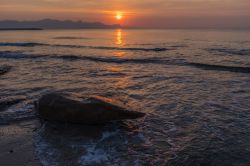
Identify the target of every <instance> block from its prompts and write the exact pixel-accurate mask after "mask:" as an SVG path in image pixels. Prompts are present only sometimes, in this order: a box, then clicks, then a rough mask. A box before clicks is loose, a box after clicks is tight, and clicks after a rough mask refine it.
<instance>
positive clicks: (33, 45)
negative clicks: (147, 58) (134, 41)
mask: <svg viewBox="0 0 250 166" xmlns="http://www.w3.org/2000/svg"><path fill="white" fill-rule="evenodd" d="M0 46H9V47H11V46H12V47H37V46H47V47H64V48H87V49H99V50H120V51H152V52H162V51H168V50H173V49H174V48H135V47H134V48H133V47H108V46H83V45H61V44H46V43H33V42H27V43H25V42H24V43H8V42H1V43H0Z"/></svg>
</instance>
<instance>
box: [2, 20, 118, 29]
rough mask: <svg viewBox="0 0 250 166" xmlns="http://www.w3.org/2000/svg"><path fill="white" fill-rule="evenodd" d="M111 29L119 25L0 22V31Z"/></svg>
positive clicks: (61, 22)
mask: <svg viewBox="0 0 250 166" xmlns="http://www.w3.org/2000/svg"><path fill="white" fill-rule="evenodd" d="M26 28H27V29H30V28H40V29H85V28H93V29H95V28H96V29H99V28H100V29H112V28H121V25H119V24H112V25H107V24H104V23H102V22H83V21H72V20H64V21H61V20H55V19H42V20H37V21H17V20H2V21H0V29H26Z"/></svg>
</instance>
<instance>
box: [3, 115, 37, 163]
mask: <svg viewBox="0 0 250 166" xmlns="http://www.w3.org/2000/svg"><path fill="white" fill-rule="evenodd" d="M39 125H40V124H39V122H38V120H29V121H23V122H17V123H14V124H8V125H0V140H1V141H0V147H1V148H0V165H6V166H7V165H8V166H16V164H17V163H18V165H25V166H41V163H40V160H39V159H38V157H37V156H36V154H35V148H34V140H33V134H34V132H35V131H36V130H37V128H38V127H39Z"/></svg>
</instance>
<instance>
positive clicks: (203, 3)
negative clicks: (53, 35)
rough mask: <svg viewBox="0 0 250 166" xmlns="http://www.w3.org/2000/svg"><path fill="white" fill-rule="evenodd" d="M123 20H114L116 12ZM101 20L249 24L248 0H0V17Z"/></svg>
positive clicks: (151, 24)
mask: <svg viewBox="0 0 250 166" xmlns="http://www.w3.org/2000/svg"><path fill="white" fill-rule="evenodd" d="M118 12H119V13H121V14H122V19H116V15H117V13H118ZM44 18H52V19H60V20H65V19H70V20H82V21H100V22H104V23H108V24H116V23H119V24H122V25H125V26H137V27H155V28H165V27H184V28H185V27H243V28H244V27H250V0H141V1H139V0H137V1H132V0H130V1H128V0H0V19H1V20H5V19H16V20H37V19H44Z"/></svg>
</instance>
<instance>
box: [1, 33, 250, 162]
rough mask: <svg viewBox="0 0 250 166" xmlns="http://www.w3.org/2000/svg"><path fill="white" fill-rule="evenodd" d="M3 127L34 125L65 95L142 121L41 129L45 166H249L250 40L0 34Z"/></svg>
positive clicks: (235, 36) (236, 36)
mask: <svg viewBox="0 0 250 166" xmlns="http://www.w3.org/2000/svg"><path fill="white" fill-rule="evenodd" d="M0 35H1V39H0V66H11V67H12V68H11V69H10V70H9V71H8V72H6V73H4V74H2V75H0V79H1V81H0V88H1V91H0V96H1V97H0V124H5V125H8V124H11V123H13V122H15V121H20V120H21V121H25V120H27V119H33V118H35V117H36V115H35V113H34V106H33V102H34V101H36V100H37V99H38V98H39V97H40V96H41V95H43V94H45V93H48V92H52V91H63V92H69V93H72V94H76V95H78V96H89V95H101V96H105V97H109V98H112V99H115V100H118V101H120V102H123V103H124V104H125V105H127V106H128V107H129V108H131V109H132V110H137V111H142V112H145V113H147V116H146V117H145V118H143V119H139V120H135V121H127V122H122V123H111V124H107V125H106V126H101V127H100V126H77V125H74V126H68V125H62V124H61V125H59V124H48V123H45V124H44V125H43V127H42V128H41V129H40V130H39V131H38V132H37V133H36V135H35V136H34V142H35V147H36V151H37V154H38V156H39V158H40V159H41V161H42V163H43V164H44V165H64V164H65V165H250V159H249V156H250V86H249V83H250V75H249V74H250V33H249V31H215V30H64V31H63V30H60V31H56V30H55V31H52V30H51V31H47V30H46V31H16V32H14V31H5V32H3V31H2V32H0Z"/></svg>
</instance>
